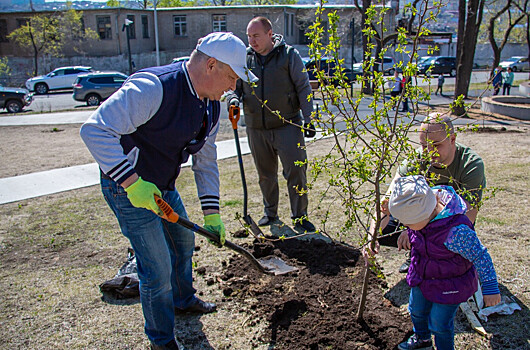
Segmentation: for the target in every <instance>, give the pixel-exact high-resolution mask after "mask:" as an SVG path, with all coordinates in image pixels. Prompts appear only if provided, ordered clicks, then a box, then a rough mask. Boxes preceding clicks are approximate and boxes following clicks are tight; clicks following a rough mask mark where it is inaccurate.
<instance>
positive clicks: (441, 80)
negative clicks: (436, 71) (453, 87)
mask: <svg viewBox="0 0 530 350" xmlns="http://www.w3.org/2000/svg"><path fill="white" fill-rule="evenodd" d="M444 83H445V77H444V75H443V74H440V75H438V87H437V88H436V91H435V92H434V94H435V95H438V91H440V96H443V87H444Z"/></svg>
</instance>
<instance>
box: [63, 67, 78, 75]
mask: <svg viewBox="0 0 530 350" xmlns="http://www.w3.org/2000/svg"><path fill="white" fill-rule="evenodd" d="M77 73H78V72H77V71H76V70H75V69H73V68H69V69H67V70H65V72H64V75H70V74H77Z"/></svg>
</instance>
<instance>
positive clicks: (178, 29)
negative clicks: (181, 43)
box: [173, 15, 187, 36]
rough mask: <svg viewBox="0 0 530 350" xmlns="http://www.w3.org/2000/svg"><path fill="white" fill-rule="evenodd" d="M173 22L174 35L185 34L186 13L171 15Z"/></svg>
mask: <svg viewBox="0 0 530 350" xmlns="http://www.w3.org/2000/svg"><path fill="white" fill-rule="evenodd" d="M173 23H174V24H175V35H176V36H186V35H187V31H186V15H182V16H173Z"/></svg>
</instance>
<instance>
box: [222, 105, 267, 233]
mask: <svg viewBox="0 0 530 350" xmlns="http://www.w3.org/2000/svg"><path fill="white" fill-rule="evenodd" d="M239 117H240V109H239V107H237V106H233V105H232V106H230V110H229V112H228V119H230V121H231V122H232V129H234V138H235V140H236V149H237V159H238V161H239V171H240V172H241V182H242V183H243V221H245V224H247V225H248V226H249V227H250V230H251V231H252V233H253V234H254V235H255V236H257V237H260V236H264V234H263V232H262V231H261V229H260V228H259V227H258V225H256V222H254V220H252V218H251V217H250V215H248V213H247V199H248V194H247V181H246V180H245V169H244V168H243V157H242V156H241V146H240V145H239V135H238V133H237V122H238V121H239Z"/></svg>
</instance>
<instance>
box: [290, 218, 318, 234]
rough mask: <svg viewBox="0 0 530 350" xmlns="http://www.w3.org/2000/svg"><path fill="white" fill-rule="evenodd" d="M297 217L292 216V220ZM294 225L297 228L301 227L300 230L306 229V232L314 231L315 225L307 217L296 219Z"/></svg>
mask: <svg viewBox="0 0 530 350" xmlns="http://www.w3.org/2000/svg"><path fill="white" fill-rule="evenodd" d="M297 219H299V218H293V220H297ZM294 227H295V228H298V229H301V230H304V231H307V232H315V231H316V228H315V225H313V224H312V223H311V222H310V221H309V220H307V219H302V220H298V221H296V223H295V224H294Z"/></svg>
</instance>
